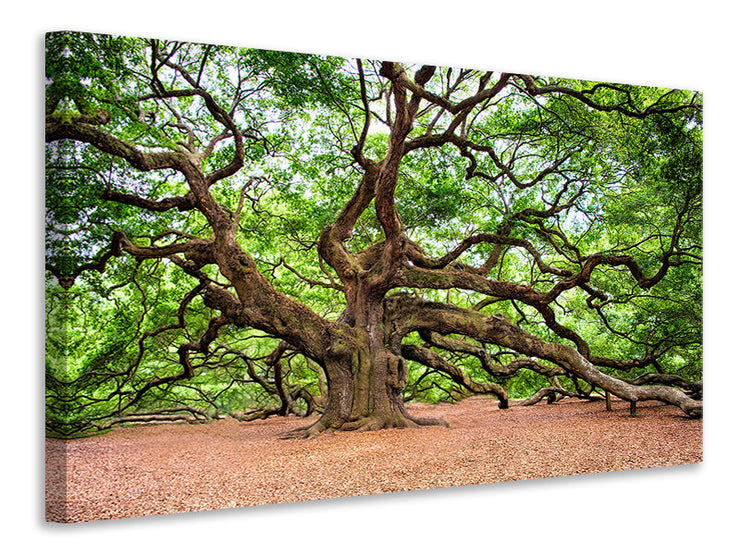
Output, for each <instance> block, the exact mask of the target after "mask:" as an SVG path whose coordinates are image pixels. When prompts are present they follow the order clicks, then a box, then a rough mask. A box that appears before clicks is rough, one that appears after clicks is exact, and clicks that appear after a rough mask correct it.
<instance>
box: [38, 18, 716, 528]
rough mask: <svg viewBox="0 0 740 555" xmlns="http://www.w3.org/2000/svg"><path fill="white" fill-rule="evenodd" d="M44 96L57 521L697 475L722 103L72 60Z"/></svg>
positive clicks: (472, 75)
mask: <svg viewBox="0 0 740 555" xmlns="http://www.w3.org/2000/svg"><path fill="white" fill-rule="evenodd" d="M46 76H47V85H46V100H47V103H46V133H47V174H46V175H47V183H46V185H47V297H46V302H47V431H48V434H49V438H48V440H47V517H48V518H49V519H50V520H54V521H62V522H75V521H85V520H95V519H109V518H121V517H129V516H144V515H151V514H161V513H164V512H182V511H193V510H201V509H213V508H224V507H233V506H246V505H254V504H265V503H280V502H290V501H300V500H308V499H322V498H330V497H337V496H353V495H362V494H372V493H383V492H391V491H404V490H412V489H421V488H434V487H449V486H458V485H470V484H480V483H491V482H497V481H507V480H518V479H526V478H536V477H548V476H562V475H569V474H574V473H588V472H602V471H611V470H623V469H630V468H643V467H646V466H662V465H673V464H685V463H695V462H698V461H700V460H701V457H702V444H701V420H699V419H697V418H699V417H700V416H701V413H702V402H701V387H702V386H701V372H702V368H701V273H700V270H701V266H700V262H701V258H700V252H701V251H700V249H701V96H700V95H699V94H697V93H692V92H689V91H669V90H663V89H659V88H655V87H638V86H627V85H616V84H612V83H587V82H579V81H576V80H568V79H552V78H545V77H537V76H530V75H527V74H509V73H502V72H487V71H473V70H456V69H448V68H436V67H432V66H427V65H424V66H414V65H412V64H401V63H392V62H374V61H369V60H357V61H355V60H348V59H341V58H336V57H325V56H312V55H307V54H296V53H289V52H277V51H260V50H250V49H241V48H232V47H224V46H215V45H200V44H190V43H179V42H171V41H160V40H145V39H136V38H128V37H112V36H104V35H94V34H87V33H75V32H65V33H50V34H49V35H48V36H47V73H46ZM378 311H382V314H381V313H380V312H378ZM540 402H541V404H537V403H540ZM545 402H547V403H548V404H544V403H545ZM440 403H441V404H440ZM529 405H535V406H533V407H530V406H529ZM306 413H308V415H309V416H304V414H306ZM186 423H187V424H193V425H192V426H188V425H185V424H186ZM427 424H429V426H427ZM417 426H420V427H419V428H417ZM301 427H307V429H305V430H300V428H301ZM357 430H360V431H357ZM364 431H366V432H367V433H363V432H364ZM284 436H288V439H285V440H280V438H281V437H284ZM303 436H307V438H304V437H303ZM308 437H310V438H312V439H308ZM667 438H668V439H670V441H668V440H667Z"/></svg>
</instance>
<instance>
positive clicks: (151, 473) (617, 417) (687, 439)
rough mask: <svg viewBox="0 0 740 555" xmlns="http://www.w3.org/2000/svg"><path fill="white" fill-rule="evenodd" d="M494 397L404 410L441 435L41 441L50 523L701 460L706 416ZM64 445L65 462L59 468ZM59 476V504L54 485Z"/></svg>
mask: <svg viewBox="0 0 740 555" xmlns="http://www.w3.org/2000/svg"><path fill="white" fill-rule="evenodd" d="M614 406H615V410H614V411H612V412H606V411H605V410H604V404H603V403H602V402H580V401H564V402H561V403H559V404H557V405H543V404H541V405H537V406H532V407H513V408H510V409H507V410H498V409H497V408H496V403H495V402H493V401H491V400H490V399H485V398H472V399H468V400H466V401H464V402H462V403H459V404H457V405H440V406H428V405H423V404H412V405H411V406H410V407H409V408H410V411H411V412H412V414H416V415H424V416H434V417H441V418H444V419H445V420H446V421H447V422H448V423H449V424H450V427H449V428H444V427H439V426H435V427H426V428H421V429H418V430H417V429H415V430H381V431H378V432H363V433H338V434H331V435H323V436H321V437H318V438H316V439H313V440H302V439H290V440H280V439H278V436H279V435H280V434H282V433H284V432H286V431H289V430H292V429H295V428H297V427H299V426H301V425H303V421H302V420H301V419H298V418H277V417H274V418H270V419H268V420H266V421H258V422H251V423H240V422H237V421H236V420H233V419H231V418H227V419H225V420H221V421H218V422H213V423H209V424H200V425H188V424H178V425H175V424H165V425H152V426H138V427H132V428H120V429H116V430H113V431H112V432H110V433H108V434H105V435H102V436H97V437H91V438H85V439H76V440H67V441H61V440H52V439H49V440H47V442H46V458H47V462H46V465H47V466H46V476H47V477H46V482H47V485H46V487H47V492H46V498H47V501H46V504H47V519H48V520H54V521H67V522H76V521H87V520H99V519H111V518H123V517H134V516H145V515H154V514H163V513H172V512H185V511H198V510H203V509H220V508H225V507H237V506H246V505H260V504H266V503H280V502H289V501H304V500H309V499H322V498H329V497H340V496H353V495H365V494H372V493H383V492H390V491H402V490H411V489H421V488H435V487H447V486H460V485H469V484H481V483H489V482H501V481H507V480H523V479H527V478H544V477H549V476H563V475H570V474H584V473H592V472H606V471H611V470H626V469H634V468H645V467H654V466H665V465H676V464H687V463H697V462H700V461H701V460H702V421H701V420H689V419H687V418H684V417H683V416H682V414H683V413H681V411H679V410H678V409H676V408H674V407H668V406H660V405H656V404H644V405H640V406H639V408H638V416H637V417H635V418H630V417H629V406H628V404H627V403H621V402H620V403H614ZM65 451H66V456H67V462H66V465H65V464H63V462H64V455H65ZM65 475H66V478H67V491H66V503H65V502H64V501H63V499H64V497H65V495H64V487H63V485H62V484H63V482H64V481H63V479H62V477H63V476H65Z"/></svg>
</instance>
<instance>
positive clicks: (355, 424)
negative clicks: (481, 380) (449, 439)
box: [280, 415, 450, 439]
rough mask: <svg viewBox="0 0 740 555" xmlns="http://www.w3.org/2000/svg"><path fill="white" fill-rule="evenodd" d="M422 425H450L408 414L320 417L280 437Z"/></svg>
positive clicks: (308, 436) (439, 419) (299, 436)
mask: <svg viewBox="0 0 740 555" xmlns="http://www.w3.org/2000/svg"><path fill="white" fill-rule="evenodd" d="M422 426H444V427H446V428H449V427H450V425H449V424H448V423H447V422H445V421H444V420H442V419H441V418H423V417H412V416H410V415H395V416H394V417H392V418H382V417H378V416H363V417H360V418H354V419H349V420H345V421H342V422H336V423H330V422H325V421H324V419H323V418H320V419H319V420H317V421H316V422H314V423H313V424H311V425H309V426H304V427H302V428H297V429H295V430H291V431H290V432H286V433H284V434H282V435H281V436H280V439H310V438H314V437H317V436H319V435H322V434H326V433H332V432H374V431H378V430H388V429H405V428H420V427H422Z"/></svg>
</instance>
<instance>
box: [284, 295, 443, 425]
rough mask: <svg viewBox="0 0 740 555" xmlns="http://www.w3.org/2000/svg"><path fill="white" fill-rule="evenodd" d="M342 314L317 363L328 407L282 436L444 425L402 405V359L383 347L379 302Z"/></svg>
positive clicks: (359, 305) (365, 303) (368, 302)
mask: <svg viewBox="0 0 740 555" xmlns="http://www.w3.org/2000/svg"><path fill="white" fill-rule="evenodd" d="M354 306H355V308H356V310H355V311H354V314H352V315H348V314H347V313H345V315H344V316H343V318H342V322H348V321H352V322H354V324H355V325H354V326H349V325H347V324H342V323H340V325H339V326H338V328H337V332H338V334H337V337H335V338H334V339H333V340H332V342H331V345H330V347H329V349H328V351H327V353H326V356H325V357H324V360H323V368H324V372H325V374H326V378H327V384H328V403H327V406H326V409H325V411H324V414H323V416H322V417H321V418H320V419H319V420H318V421H317V422H316V423H314V424H312V425H311V426H309V427H307V428H301V429H299V430H296V431H295V432H291V433H290V434H288V437H296V436H304V435H305V436H308V437H311V436H314V435H317V434H319V433H321V432H323V431H325V430H380V429H383V428H416V427H418V426H420V425H426V424H440V425H446V423H445V422H444V421H441V420H437V419H425V418H414V417H412V416H411V415H410V414H409V413H408V412H407V411H406V408H405V407H404V404H403V390H404V388H405V386H406V382H407V379H408V368H407V365H406V360H405V359H404V358H403V357H402V356H400V353H399V354H395V353H394V352H392V350H391V349H390V348H389V347H387V345H386V343H385V336H384V329H383V325H382V301H381V300H377V301H371V300H368V299H364V300H363V301H362V302H360V303H355V305H354Z"/></svg>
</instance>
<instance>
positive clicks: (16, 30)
mask: <svg viewBox="0 0 740 555" xmlns="http://www.w3.org/2000/svg"><path fill="white" fill-rule="evenodd" d="M602 5H603V6H604V7H601V6H602ZM734 11H735V10H734V8H733V7H732V3H731V2H726V1H724V2H719V1H714V0H708V1H704V2H683V1H680V0H674V1H671V2H666V1H654V2H649V1H646V0H642V1H634V0H622V1H620V2H610V3H599V2H595V1H593V0H592V1H580V2H579V1H571V0H566V1H559V2H553V1H550V2H544V1H543V2H540V1H531V0H530V1H527V2H513V1H511V2H506V4H505V5H498V4H497V3H496V2H494V1H493V0H487V1H481V0H475V1H467V0H458V1H455V2H439V3H438V2H433V1H431V0H427V1H419V0H412V1H405V2H404V1H402V0H393V1H388V0H372V1H370V2H368V3H367V5H363V4H360V3H359V2H349V1H348V0H343V1H328V0H325V1H320V0H317V1H313V2H297V1H296V2H288V1H285V0H273V1H272V2H264V3H263V2H259V3H256V2H250V1H248V0H243V1H242V2H239V3H236V4H227V3H226V2H198V3H196V2H190V1H180V2H156V0H148V1H146V2H143V1H140V0H133V1H126V2H101V1H96V2H83V1H73V0H69V1H66V2H63V1H59V2H54V3H52V2H32V1H27V2H17V3H16V2H14V3H13V4H11V5H8V6H6V7H5V9H4V14H3V21H2V24H1V25H2V27H3V28H2V34H1V36H2V39H1V40H2V46H3V48H2V50H1V51H0V52H1V56H2V58H0V59H1V62H0V68H2V76H3V80H2V84H1V85H0V90H2V100H3V103H2V107H1V108H0V109H1V110H2V114H3V115H2V118H0V122H1V125H2V129H1V131H0V141H2V150H1V151H0V152H2V162H3V173H2V179H0V187H1V189H0V194H1V195H2V197H0V198H2V202H3V205H2V213H1V214H2V215H1V217H0V222H1V225H2V235H1V237H2V239H3V242H2V245H3V247H4V248H3V252H2V255H0V259H1V260H2V267H1V268H2V270H1V273H2V280H3V281H2V289H1V290H0V294H1V295H2V297H0V307H2V309H3V314H2V315H1V316H0V325H1V326H2V335H0V337H1V338H2V346H3V348H2V355H1V357H0V361H2V362H1V363H0V364H1V365H0V369H1V370H2V372H3V380H2V382H0V383H2V384H3V391H2V392H1V393H0V395H2V397H1V399H2V400H1V401H0V411H1V412H0V419H1V420H0V421H2V422H3V424H4V430H3V431H4V433H3V434H2V436H0V443H1V445H2V447H1V452H2V456H1V458H2V464H3V467H2V482H1V484H2V490H0V491H2V496H1V497H0V510H2V516H1V517H0V529H1V530H2V531H3V534H2V537H1V539H0V545H3V549H4V550H5V552H8V553H15V552H24V553H29V552H30V553H37V552H41V550H44V552H46V553H53V554H55V555H56V554H64V553H76V554H85V553H99V554H106V555H107V554H118V553H134V552H135V553H155V552H167V553H173V552H175V551H182V552H183V553H188V554H190V553H208V554H214V553H250V552H256V551H265V550H270V552H271V553H275V554H278V553H279V554H281V555H282V554H283V553H286V552H288V553H315V552H322V553H338V552H340V551H342V552H352V551H359V552H360V553H367V552H386V553H397V552H400V551H402V550H403V551H408V552H410V553H416V552H423V551H426V552H431V553H439V552H443V551H445V552H446V551H450V550H454V551H455V553H464V552H466V551H470V552H474V551H476V552H482V553H491V552H500V551H504V550H507V551H514V550H516V551H517V552H524V553H528V552H534V551H538V552H545V551H548V552H550V553H583V552H594V553H629V554H631V555H632V554H639V553H647V552H650V551H654V552H657V553H667V552H669V550H670V551H680V552H682V553H686V552H695V553H696V552H700V553H715V552H717V553H718V552H730V551H733V550H735V549H737V543H738V540H737V539H735V534H736V532H737V530H736V528H737V526H738V508H737V497H738V493H740V492H738V478H737V474H736V468H737V455H738V449H737V442H738V441H739V440H740V434H738V428H737V425H738V418H737V416H736V414H737V409H736V408H735V407H734V406H733V405H735V404H736V403H737V402H738V396H737V393H735V394H734V396H733V397H728V396H726V394H727V393H729V388H730V387H734V386H735V383H736V381H737V372H738V370H739V369H740V368H739V367H740V365H739V364H738V355H737V353H736V349H737V346H738V341H737V335H736V334H737V330H738V326H737V322H736V317H737V309H738V303H737V289H738V284H737V273H736V271H737V264H736V262H735V261H736V259H737V257H738V253H737V239H738V232H737V227H736V226H737V221H738V216H737V215H736V214H735V213H734V212H735V210H737V209H738V186H739V185H740V183H739V180H738V172H737V169H736V164H737V162H738V146H739V145H738V139H737V130H738V124H739V123H740V122H739V121H738V119H739V118H738V107H737V103H738V94H737V86H738V77H737V71H738V69H739V68H738V53H739V52H740V49H739V48H738V41H737V38H736V36H737V35H736V34H735V33H736V26H737V16H736V14H735V13H734ZM64 29H69V30H78V31H93V32H105V33H113V34H125V35H134V36H144V37H158V38H169V39H181V40H192V41H200V42H211V43H220V44H234V45H240V46H251V47H259V48H268V49H281V50H293V51H303V52H311V53H319V54H336V55H342V56H347V57H353V56H361V57H368V58H375V59H395V60H397V61H407V62H427V63H435V64H439V65H452V66H458V67H459V66H465V67H475V68H482V69H494V70H506V71H518V72H529V73H535V74H542V75H556V76H564V77H576V78H589V79H595V80H610V81H617V82H629V83H634V84H650V85H661V86H665V87H676V88H684V89H699V90H702V91H704V92H705V102H706V112H705V116H706V126H705V128H706V147H705V184H704V187H705V194H706V204H707V211H706V215H705V229H706V236H705V242H706V256H707V265H706V270H707V274H706V280H705V286H704V292H705V299H706V330H705V344H706V347H707V354H706V357H705V377H706V379H705V383H706V416H705V419H704V428H705V452H704V456H705V462H703V463H702V464H700V465H692V466H688V467H675V468H668V469H656V470H641V471H632V472H622V473H615V474H604V475H595V476H586V477H573V478H562V479H549V480H539V481H534V482H520V483H510V484H498V485H490V486H480V487H467V488H457V489H446V490H435V491H426V492H416V493H406V494H391V495H384V496H375V497H367V498H358V499H345V500H333V501H324V502H310V503H301V504H295V505H284V506H271V507H264V508H251V509H236V510H227V511H216V512H210V513H195V514H188V515H180V516H161V517H148V518H143V519H132V520H119V521H112V522H98V523H90V524H79V525H58V524H45V523H44V522H43V518H44V515H43V513H44V510H43V409H42V404H43V380H42V369H43V304H42V299H43V283H42V279H43V278H42V276H43V233H42V229H43V227H42V226H43V170H42V157H41V152H42V150H41V148H42V143H43V133H42V129H43V128H42V124H43V121H42V110H43V93H42V91H43V87H42V75H43V74H42V69H43V34H44V32H46V31H51V30H64ZM720 546H722V547H720Z"/></svg>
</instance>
